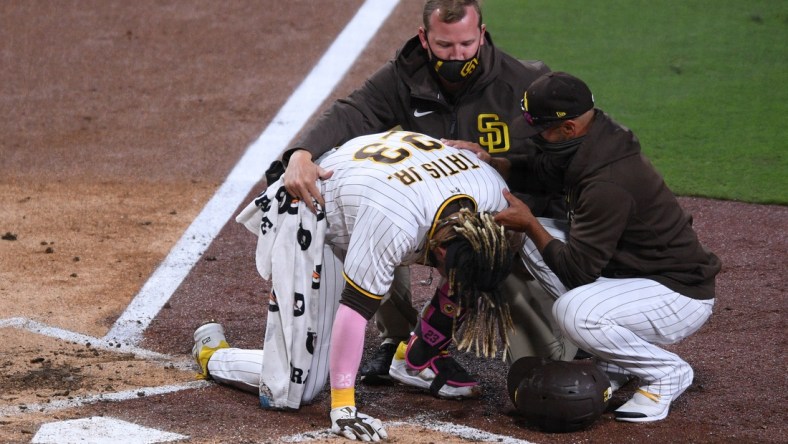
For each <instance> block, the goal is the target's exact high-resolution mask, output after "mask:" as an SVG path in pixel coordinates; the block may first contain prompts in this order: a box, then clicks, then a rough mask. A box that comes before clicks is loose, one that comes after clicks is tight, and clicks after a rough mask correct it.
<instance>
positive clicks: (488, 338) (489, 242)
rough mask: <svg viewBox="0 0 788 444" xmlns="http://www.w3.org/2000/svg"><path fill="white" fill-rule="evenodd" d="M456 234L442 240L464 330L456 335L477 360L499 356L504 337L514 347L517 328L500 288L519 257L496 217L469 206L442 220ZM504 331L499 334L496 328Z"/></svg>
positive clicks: (506, 343) (459, 343)
mask: <svg viewBox="0 0 788 444" xmlns="http://www.w3.org/2000/svg"><path fill="white" fill-rule="evenodd" d="M441 225H442V226H445V225H451V226H452V228H453V230H445V232H448V234H446V235H445V236H444V238H443V239H436V240H437V241H438V242H440V244H441V245H443V246H444V247H445V248H446V272H447V276H448V280H449V297H453V296H455V295H456V296H457V299H456V300H457V301H458V305H459V309H460V313H462V314H463V316H464V321H463V326H462V328H461V331H460V332H459V336H458V335H457V333H458V332H457V331H456V327H457V324H456V322H457V321H456V320H457V319H458V318H459V317H456V318H455V324H454V326H453V327H452V336H454V338H455V340H456V341H457V343H458V344H457V347H458V348H459V349H460V350H465V351H470V350H471V349H473V350H474V351H475V353H476V356H479V355H483V356H485V357H492V356H494V355H495V354H496V353H497V351H498V347H497V346H496V340H497V339H498V337H500V339H501V342H502V343H503V345H504V359H505V358H506V354H505V353H506V352H505V350H506V349H507V348H508V345H509V338H508V333H507V332H508V331H510V330H511V329H512V328H513V325H512V317H511V314H510V312H509V305H508V304H507V303H506V301H504V299H503V296H502V295H501V292H500V289H499V287H500V284H501V282H502V281H503V280H504V279H505V278H506V276H508V275H509V272H510V271H511V267H512V260H513V259H512V258H513V254H512V252H511V250H510V248H509V241H508V238H507V236H506V234H505V230H504V228H503V227H502V226H501V225H499V224H497V223H496V222H495V221H494V220H493V216H492V214H490V213H473V212H471V211H470V210H469V209H467V208H463V209H461V210H460V211H459V212H458V213H455V214H454V215H452V216H450V217H449V218H447V219H444V220H443V221H441ZM496 328H497V330H498V335H496V332H495V330H496Z"/></svg>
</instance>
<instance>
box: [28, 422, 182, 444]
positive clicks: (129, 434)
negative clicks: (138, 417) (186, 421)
mask: <svg viewBox="0 0 788 444" xmlns="http://www.w3.org/2000/svg"><path fill="white" fill-rule="evenodd" d="M187 438H188V436H184V435H179V434H177V433H168V432H163V431H161V430H156V429H151V428H148V427H142V426H139V425H137V424H132V423H130V422H126V421H121V420H119V419H114V418H105V417H100V416H94V417H92V418H83V419H73V420H69V421H60V422H51V423H48V424H44V425H42V426H41V428H39V429H38V433H36V436H34V437H33V440H32V441H30V442H31V443H35V444H55V443H57V444H64V443H80V444H116V443H119V442H122V443H124V444H143V443H145V444H155V443H159V442H170V441H178V440H181V439H187Z"/></svg>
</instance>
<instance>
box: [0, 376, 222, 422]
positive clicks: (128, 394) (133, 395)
mask: <svg viewBox="0 0 788 444" xmlns="http://www.w3.org/2000/svg"><path fill="white" fill-rule="evenodd" d="M210 385H211V383H210V382H208V381H191V382H186V383H183V384H173V385H164V386H159V387H141V388H135V389H130V390H124V391H121V392H115V393H99V394H96V395H86V396H79V397H74V398H72V399H63V400H57V401H50V402H47V403H38V404H25V405H15V406H13V407H4V408H2V409H0V416H8V417H11V416H19V415H26V414H31V413H49V412H53V411H57V410H63V409H68V408H74V407H82V406H85V405H88V404H95V403H97V402H120V401H128V400H130V399H137V398H142V397H147V396H157V395H165V394H167V393H174V392H179V391H181V390H191V389H198V388H203V387H208V386H210Z"/></svg>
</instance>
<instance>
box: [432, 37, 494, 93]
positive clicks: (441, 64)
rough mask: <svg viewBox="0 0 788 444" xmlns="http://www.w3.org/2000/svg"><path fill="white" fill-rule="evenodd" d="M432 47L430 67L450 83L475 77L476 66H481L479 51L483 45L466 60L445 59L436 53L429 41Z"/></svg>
mask: <svg viewBox="0 0 788 444" xmlns="http://www.w3.org/2000/svg"><path fill="white" fill-rule="evenodd" d="M427 47H428V48H429V49H430V51H429V53H430V68H432V69H433V70H434V71H435V73H436V74H438V76H439V77H441V78H442V79H443V80H446V81H447V82H449V83H460V82H465V81H466V80H468V79H470V78H471V77H473V74H474V73H475V72H476V68H478V66H479V51H480V50H481V45H479V49H478V50H477V51H476V55H475V56H473V57H471V58H470V59H466V60H443V59H441V58H438V57H437V56H436V55H435V51H433V50H432V47H430V46H429V42H428V43H427Z"/></svg>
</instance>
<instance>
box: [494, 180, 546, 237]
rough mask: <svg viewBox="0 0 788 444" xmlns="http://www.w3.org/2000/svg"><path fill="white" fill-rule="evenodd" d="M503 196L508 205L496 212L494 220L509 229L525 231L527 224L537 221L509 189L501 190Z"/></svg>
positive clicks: (526, 230) (526, 206)
mask: <svg viewBox="0 0 788 444" xmlns="http://www.w3.org/2000/svg"><path fill="white" fill-rule="evenodd" d="M503 197H504V198H505V199H506V201H507V202H509V207H508V208H505V209H503V210H501V211H500V212H499V213H498V214H496V215H495V221H496V222H498V223H499V224H501V225H503V226H504V227H505V228H508V229H510V230H514V231H520V232H526V233H527V232H528V228H529V226H530V225H532V224H533V223H534V222H538V221H537V220H536V218H535V217H534V215H533V213H531V209H530V208H528V205H526V204H525V202H523V201H522V200H520V199H518V198H517V197H515V196H514V194H512V193H510V192H509V190H503Z"/></svg>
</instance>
